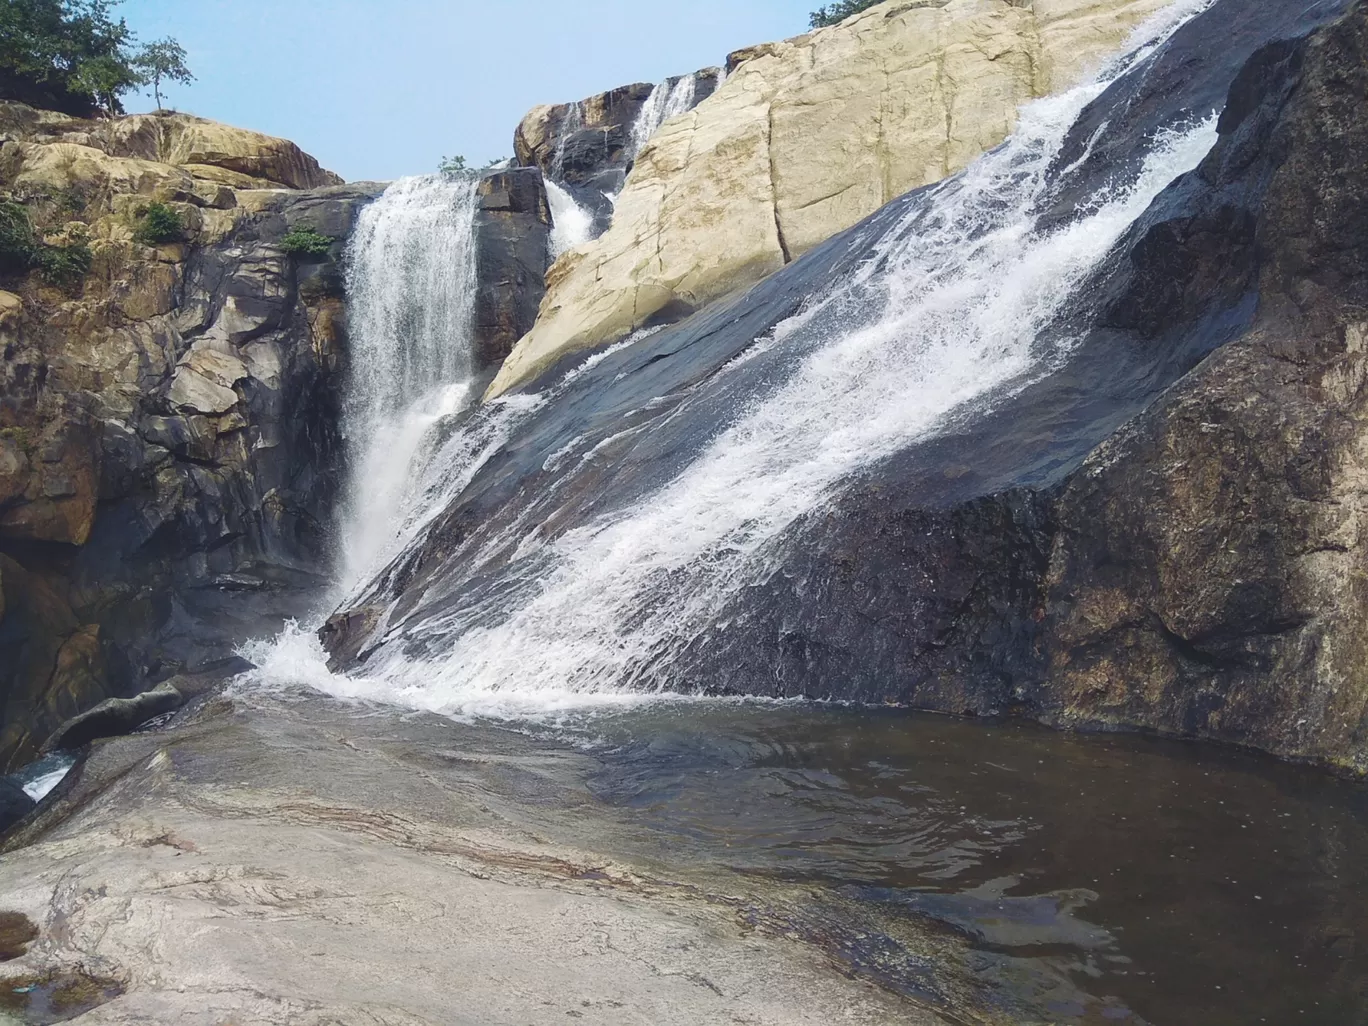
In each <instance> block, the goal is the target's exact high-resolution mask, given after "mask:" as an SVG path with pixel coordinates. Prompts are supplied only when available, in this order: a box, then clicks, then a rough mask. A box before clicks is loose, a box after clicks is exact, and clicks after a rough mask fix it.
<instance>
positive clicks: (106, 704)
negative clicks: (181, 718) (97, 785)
mask: <svg viewBox="0 0 1368 1026" xmlns="http://www.w3.org/2000/svg"><path fill="white" fill-rule="evenodd" d="M184 701H185V697H184V696H183V695H182V694H181V693H180V692H179V691H177V690H176V687H175V685H173V684H171V683H169V682H163V683H161V684H158V685H157V686H156V687H155V688H153V689H152V690H151V691H144V692H143V693H142V694H140V695H134V696H133V697H132V698H107V699H105V700H104V701H103V702H101V703H100V704H99V705H97V706H96V707H95V708H94V709H89V710H87V711H86V712H83V713H80V714H79V715H77V716H73V717H72V718H71V719H69V720H67V721H66V722H65V723H63V724H62V725H61V726H60V727H58V728H57V729H56V730H54V731H53V732H52V736H51V737H49V738H48V739H47V741H45V742H44V743H43V748H42V751H43V752H44V753H46V752H55V751H60V750H70V749H75V748H80V747H82V746H84V745H88V744H90V742H92V741H95V740H97V739H99V738H105V737H118V736H119V735H120V734H128V733H131V732H132V731H134V730H136V729H137V728H138V727H140V726H141V725H142V724H144V723H146V722H147V721H148V720H151V719H155V718H156V717H158V716H163V715H165V714H166V713H169V712H174V711H175V710H177V709H179V708H180V707H181V704H182V703H183V702H184Z"/></svg>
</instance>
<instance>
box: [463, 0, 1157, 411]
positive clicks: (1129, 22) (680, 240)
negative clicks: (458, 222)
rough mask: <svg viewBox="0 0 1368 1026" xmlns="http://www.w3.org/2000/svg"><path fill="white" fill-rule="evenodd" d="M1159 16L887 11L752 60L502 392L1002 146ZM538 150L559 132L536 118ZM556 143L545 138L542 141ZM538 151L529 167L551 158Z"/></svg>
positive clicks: (623, 200) (687, 135)
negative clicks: (1024, 110)
mask: <svg viewBox="0 0 1368 1026" xmlns="http://www.w3.org/2000/svg"><path fill="white" fill-rule="evenodd" d="M1162 6H1163V0H1035V2H1033V3H1024V4H1019V3H1009V2H1007V0H949V2H943V0H916V2H912V3H908V2H904V0H890V2H888V3H884V4H881V5H879V6H877V7H874V8H872V9H870V10H869V11H867V12H865V13H864V14H862V15H860V16H859V17H856V18H854V19H851V20H849V21H847V22H845V23H844V24H842V25H839V26H836V27H833V28H830V29H823V30H819V31H817V32H813V33H811V34H809V35H806V36H801V37H799V38H797V39H793V40H789V41H788V42H784V43H776V44H769V45H767V46H764V47H760V48H755V49H754V50H753V51H750V52H748V53H744V54H742V55H741V56H745V57H746V59H745V60H744V61H743V62H741V63H739V65H737V66H736V69H735V73H734V74H733V75H732V76H731V77H730V78H729V79H727V81H726V82H725V84H724V85H723V86H722V87H721V88H720V89H719V90H718V91H717V93H716V94H715V95H713V96H712V97H711V98H710V99H708V100H707V102H705V103H703V104H702V105H700V106H699V107H698V108H697V109H695V110H694V111H693V112H692V113H690V114H689V115H688V116H686V117H681V118H678V119H676V120H675V121H673V122H671V123H670V124H668V125H666V126H665V127H664V128H663V129H662V130H661V131H660V132H659V133H657V135H656V137H655V139H654V141H653V142H652V143H651V144H650V145H648V146H647V147H645V148H644V149H643V150H642V152H641V153H640V154H638V155H637V158H636V163H635V167H634V169H633V171H632V174H631V176H630V178H629V180H628V182H627V184H626V187H625V188H624V189H623V191H622V194H621V196H620V197H619V199H618V202H617V210H616V213H615V215H614V218H613V225H612V227H611V228H610V229H609V230H608V231H607V232H606V233H605V234H604V235H603V236H602V238H600V239H599V240H597V241H596V242H594V243H593V244H591V245H588V246H585V247H582V248H581V249H579V250H577V251H574V252H571V253H568V254H566V255H565V256H564V257H563V258H562V259H561V260H559V261H558V262H557V263H556V265H555V267H554V268H552V271H551V273H550V275H549V277H548V282H547V284H548V290H549V291H548V295H547V297H546V300H545V302H544V303H543V305H542V311H541V318H540V319H539V321H538V323H537V326H536V327H535V328H534V329H533V330H532V332H531V333H530V334H529V335H528V336H527V337H526V338H524V339H523V340H522V341H521V342H520V343H519V344H518V347H517V348H516V349H515V350H514V352H513V354H512V356H511V357H510V358H509V360H508V361H507V363H506V364H505V365H504V368H503V369H502V371H501V372H500V374H499V376H498V378H497V379H496V380H495V382H494V385H493V387H492V388H491V390H490V394H491V395H498V394H501V393H502V392H504V391H507V390H508V389H510V388H513V387H516V386H519V385H522V384H526V383H527V382H529V381H531V380H532V379H533V378H535V377H536V376H537V375H538V374H540V373H542V372H543V371H545V370H547V369H548V368H549V367H551V366H552V365H553V364H554V363H556V362H557V361H558V360H559V359H561V358H562V357H564V356H565V355H567V354H570V353H574V352H577V351H580V350H583V349H586V348H590V347H593V346H597V345H600V344H602V343H605V342H609V341H612V340H614V339H617V338H621V337H622V336H624V335H626V334H628V333H629V332H631V331H633V330H635V329H637V328H641V327H644V326H648V325H650V324H652V323H654V322H656V321H659V320H665V321H668V320H677V319H679V317H680V316H682V315H683V314H684V313H687V312H689V311H692V310H696V309H699V308H701V307H703V306H704V305H706V304H708V303H709V302H711V301H713V300H715V299H717V298H719V297H721V296H723V295H726V294H728V293H732V292H735V291H737V290H740V289H744V288H745V287H747V286H749V285H752V284H753V283H755V282H757V281H759V280H760V279H761V278H763V277H765V276H766V275H768V274H771V273H773V272H774V271H776V270H778V269H779V268H781V267H783V266H784V265H785V264H787V263H788V262H790V261H791V260H793V259H794V258H796V257H798V256H800V255H801V254H803V253H804V252H806V251H807V250H809V249H811V248H812V247H813V246H815V245H816V244H817V243H819V242H821V241H822V240H824V239H827V238H829V237H830V236H832V235H834V234H836V233H837V232H839V231H841V230H843V229H845V228H848V227H850V226H851V225H853V224H855V223H856V222H857V221H859V220H860V219H862V218H864V217H866V216H867V215H869V214H871V213H872V212H873V211H875V210H877V209H878V208H879V207H881V206H883V205H884V204H885V203H887V202H889V201H890V200H892V199H893V198H894V197H896V196H899V195H901V194H903V193H905V192H907V191H908V190H909V189H913V188H915V187H917V186H920V185H924V184H926V183H928V182H934V181H937V180H939V179H941V178H943V177H945V176H946V175H948V174H950V173H951V172H953V171H956V170H958V169H960V168H962V167H964V166H965V165H966V164H968V163H969V161H971V160H972V159H973V158H974V157H976V156H978V155H979V154H980V153H982V152H983V151H984V150H986V149H989V148H991V147H993V146H995V145H997V144H998V143H1000V142H1001V141H1002V140H1003V139H1004V138H1005V137H1006V136H1007V135H1008V133H1009V132H1010V131H1011V130H1012V127H1013V125H1014V123H1015V119H1016V112H1017V108H1018V107H1019V106H1020V105H1021V104H1022V103H1024V102H1025V101H1027V100H1030V99H1032V98H1034V97H1039V96H1044V95H1047V94H1049V93H1053V92H1055V91H1057V90H1059V89H1061V88H1064V87H1066V86H1068V85H1070V84H1072V83H1073V82H1075V81H1076V80H1077V79H1078V78H1079V77H1080V76H1081V75H1082V74H1083V73H1084V72H1085V71H1086V70H1088V69H1090V68H1091V67H1093V66H1095V65H1097V64H1099V63H1100V62H1101V61H1102V60H1103V59H1104V58H1105V57H1106V56H1107V55H1108V54H1109V53H1111V52H1113V51H1114V50H1115V49H1116V48H1117V47H1118V46H1119V45H1120V44H1121V42H1122V41H1123V40H1124V39H1125V38H1126V36H1127V35H1128V33H1129V31H1130V29H1131V28H1132V27H1133V26H1135V25H1136V24H1137V23H1139V22H1140V21H1141V20H1143V19H1144V18H1145V17H1146V16H1148V15H1149V14H1151V13H1153V12H1154V11H1156V10H1157V9H1158V8H1160V7H1162ZM529 119H530V121H531V122H532V125H531V127H529V123H528V122H524V128H523V129H521V130H520V135H522V136H523V137H524V138H525V139H528V140H530V141H531V142H535V140H537V139H539V138H540V135H539V134H538V132H537V130H536V126H537V125H539V124H540V123H541V121H539V120H538V119H545V120H547V121H548V123H550V121H551V115H550V114H547V113H545V112H536V111H534V112H533V114H532V115H530V116H529ZM548 134H549V133H548ZM531 142H530V143H528V144H525V145H524V148H525V149H526V150H527V151H528V153H529V154H532V153H540V154H543V155H544V154H545V153H546V152H547V149H548V147H547V146H546V145H543V146H541V148H540V149H538V148H537V146H536V145H533V144H531Z"/></svg>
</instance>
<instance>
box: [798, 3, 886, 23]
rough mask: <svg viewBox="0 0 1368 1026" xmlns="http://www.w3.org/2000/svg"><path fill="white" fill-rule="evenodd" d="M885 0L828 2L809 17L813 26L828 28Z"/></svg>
mask: <svg viewBox="0 0 1368 1026" xmlns="http://www.w3.org/2000/svg"><path fill="white" fill-rule="evenodd" d="M881 3H883V0H837V2H836V3H834V4H827V5H826V6H825V7H819V8H817V10H815V11H813V12H812V14H811V15H810V16H809V18H808V22H809V24H811V25H812V27H813V28H827V27H828V26H831V25H839V24H840V23H841V22H843V21H845V20H846V19H847V18H849V17H850V16H851V15H852V14H859V13H860V12H861V11H867V10H869V9H870V8H871V7H874V6H875V5H877V4H881Z"/></svg>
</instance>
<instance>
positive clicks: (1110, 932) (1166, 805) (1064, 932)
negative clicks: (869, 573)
mask: <svg viewBox="0 0 1368 1026" xmlns="http://www.w3.org/2000/svg"><path fill="white" fill-rule="evenodd" d="M586 729H588V730H590V731H592V733H593V736H594V737H593V741H592V744H591V749H592V751H593V752H594V754H595V756H596V758H597V760H598V766H599V768H598V770H597V771H596V772H595V773H594V775H593V776H592V778H591V780H590V786H591V789H592V791H593V792H594V793H595V794H596V795H597V797H598V798H599V799H600V800H602V801H604V802H606V803H608V804H610V805H613V806H616V807H619V808H621V809H623V810H625V811H629V812H630V813H631V821H632V822H633V823H635V824H637V826H638V827H639V829H640V830H641V831H643V832H644V833H649V834H650V835H652V837H653V838H654V839H655V840H654V842H653V843H654V844H656V845H658V844H659V842H660V838H661V836H662V835H663V836H664V837H665V838H666V839H667V844H668V845H669V846H670V847H671V848H672V849H673V850H675V851H677V852H678V853H679V854H680V856H681V857H685V858H688V859H691V860H695V861H698V860H701V861H704V862H707V863H710V864H715V865H717V866H720V867H724V868H728V869H731V870H733V871H735V872H737V873H739V874H744V875H747V876H755V875H760V876H765V877H768V878H771V879H779V880H784V881H792V882H794V883H798V884H804V885H812V887H813V893H814V894H816V895H826V896H829V897H831V898H833V899H839V900H840V901H841V902H844V903H846V907H852V906H851V904H850V903H854V906H853V907H858V908H861V909H866V910H869V911H870V913H871V914H874V915H876V916H877V917H879V921H882V922H896V921H897V920H898V919H900V918H907V919H909V920H915V921H917V922H919V923H926V922H928V921H932V922H935V923H937V924H941V925H943V926H944V927H945V928H948V929H950V930H954V931H958V932H959V933H960V934H961V935H962V936H965V937H968V938H970V939H971V942H972V944H973V945H974V947H975V948H976V949H979V950H981V951H983V952H984V953H985V955H992V956H993V958H994V959H996V961H994V962H992V963H991V964H990V963H988V962H985V972H988V971H992V972H994V973H997V974H998V975H999V976H1001V975H1002V974H1003V973H1004V972H1006V973H1007V974H1008V976H1010V975H1011V972H1012V971H1013V969H1012V967H1018V968H1020V967H1022V966H1030V965H1035V966H1040V967H1048V968H1049V970H1050V971H1051V972H1054V973H1056V974H1066V975H1067V976H1068V978H1069V979H1071V980H1072V982H1073V984H1074V985H1076V987H1077V988H1078V990H1079V991H1082V992H1084V993H1086V994H1089V995H1091V996H1092V997H1094V998H1098V999H1104V1000H1102V1001H1101V1003H1100V1004H1093V1005H1091V1006H1089V1008H1087V1009H1085V1008H1084V1007H1083V1006H1082V1005H1080V1004H1078V1002H1076V1001H1073V1000H1071V999H1070V998H1069V997H1068V996H1067V995H1066V994H1065V995H1057V996H1054V997H1051V996H1050V995H1046V996H1045V998H1044V999H1043V1000H1044V1006H1045V1007H1046V1008H1047V1009H1048V1013H1049V1014H1050V1015H1051V1017H1052V1019H1053V1020H1055V1021H1058V1022H1061V1023H1066V1022H1108V1021H1116V1022H1121V1023H1139V1022H1144V1023H1149V1024H1152V1026H1189V1024H1201V1026H1247V1024H1251V1023H1276V1024H1305V1026H1353V1024H1365V1023H1368V788H1365V787H1363V786H1360V785H1357V784H1354V783H1350V782H1345V781H1340V780H1335V779H1333V778H1331V777H1329V776H1327V775H1325V774H1323V773H1320V772H1318V771H1313V770H1309V769H1304V768H1301V767H1294V766H1287V765H1283V764H1279V763H1276V762H1273V761H1271V760H1267V759H1263V758H1259V757H1255V756H1251V755H1247V754H1244V753H1240V752H1233V751H1227V750H1221V749H1213V748H1210V747H1199V746H1195V745H1185V744H1181V743H1175V742H1164V741H1156V740H1150V739H1144V738H1136V737H1119V736H1117V737H1096V736H1093V737H1074V736H1068V735H1061V734H1057V733H1053V732H1049V731H1045V730H1042V729H1037V728H1031V727H1025V726H1019V725H1015V724H990V723H983V722H961V721H956V720H951V719H943V718H938V717H926V716H918V715H909V714H902V713H896V712H869V711H850V710H842V709H833V708H814V707H763V706H761V707H757V706H726V705H716V706H708V705H703V706H693V705H691V706H687V707H682V708H671V707H660V708H654V709H650V710H638V711H635V712H632V713H627V714H621V715H615V716H610V717H599V718H596V719H595V720H594V721H593V723H592V726H591V727H589V728H586ZM814 900H818V899H814ZM859 936H862V937H865V938H866V940H865V941H861V942H859V943H854V944H852V945H849V947H850V951H849V957H850V959H851V961H852V962H856V963H859V962H861V961H865V962H869V963H870V964H872V965H874V967H875V968H876V969H877V968H878V966H879V964H881V962H882V963H886V961H887V960H886V959H884V958H883V956H882V955H880V953H879V948H878V945H877V944H874V943H873V942H870V941H868V940H867V938H868V935H867V934H859ZM862 944H864V945H866V947H867V948H868V950H864V949H862V948H861V945H862ZM1004 967H1005V969H1004ZM866 968H867V967H866ZM889 972H890V973H891V974H892V975H893V976H896V972H897V971H896V970H889ZM875 975H878V973H877V972H876V974H875ZM885 982H888V980H885ZM893 982H894V983H895V984H896V983H897V981H896V979H894V980H893ZM912 989H915V986H913V987H912Z"/></svg>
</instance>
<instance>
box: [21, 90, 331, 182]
mask: <svg viewBox="0 0 1368 1026" xmlns="http://www.w3.org/2000/svg"><path fill="white" fill-rule="evenodd" d="M0 133H3V134H4V135H5V136H9V137H10V138H11V139H12V140H17V145H19V146H21V147H36V148H38V149H36V150H35V149H28V150H25V157H26V160H29V161H32V160H34V159H36V158H40V157H43V156H46V157H48V158H49V162H51V163H58V162H63V163H64V162H67V161H70V160H71V159H73V158H74V159H78V160H94V161H96V162H97V163H98V162H99V157H98V156H97V155H96V154H103V155H104V156H106V157H113V158H115V159H116V160H119V161H124V160H136V161H143V162H145V163H147V164H159V165H171V166H172V167H175V168H180V169H182V170H183V171H184V172H185V173H186V175H187V176H188V177H190V178H193V179H196V180H198V181H202V182H208V183H218V184H223V185H229V186H232V187H234V188H241V189H251V188H277V189H278V188H288V189H316V188H322V187H324V186H329V185H341V184H342V179H341V178H339V177H338V176H337V175H335V174H333V173H332V172H331V171H326V170H324V169H323V168H321V167H319V165H318V161H316V160H314V158H313V157H311V156H309V155H308V154H307V153H305V152H304V151H303V150H301V149H300V148H299V147H298V146H296V145H295V144H294V143H292V142H290V141H289V140H287V139H277V138H275V137H274V136H269V135H262V134H261V133H260V132H250V131H246V130H245V129H241V128H233V127H231V126H229V125H223V124H219V123H218V122H216V121H206V120H205V119H204V118H197V117H193V116H191V115H189V114H178V113H175V112H173V111H162V112H160V113H156V114H133V115H130V116H128V117H121V118H110V119H105V120H99V121H84V120H81V119H79V118H73V117H68V116H66V115H64V114H57V113H55V112H53V111H43V110H36V109H34V108H32V107H26V106H24V105H23V104H18V103H10V102H6V101H0ZM58 145H60V146H61V147H71V149H66V148H61V149H52V148H51V147H54V146H58ZM78 148H79V149H78ZM89 150H93V151H95V153H94V154H91V153H86V152H83V151H89ZM146 173H151V174H162V175H168V176H171V177H175V175H174V172H171V171H169V170H166V169H146ZM73 178H74V179H75V180H77V181H80V182H83V183H88V182H89V180H90V178H91V176H90V175H89V174H87V173H80V174H76V175H73Z"/></svg>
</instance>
